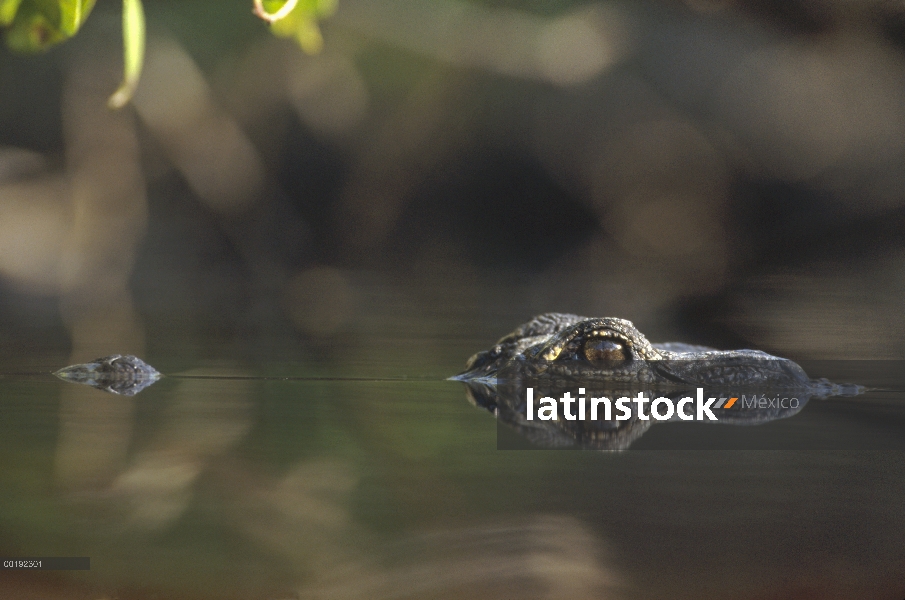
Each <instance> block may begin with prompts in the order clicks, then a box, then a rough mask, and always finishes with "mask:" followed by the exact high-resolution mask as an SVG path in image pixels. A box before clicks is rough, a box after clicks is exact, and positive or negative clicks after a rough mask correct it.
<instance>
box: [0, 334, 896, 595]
mask: <svg viewBox="0 0 905 600" xmlns="http://www.w3.org/2000/svg"><path fill="white" fill-rule="evenodd" d="M469 343H472V342H469ZM473 343H477V344H478V346H476V347H475V349H477V348H479V347H480V344H481V342H479V341H475V342H473ZM454 345H455V344H454ZM463 358H464V356H463ZM46 360H47V361H49V360H51V359H46ZM149 360H151V361H152V362H153V358H152V357H151V358H149ZM371 366H372V367H373V370H374V371H383V372H384V373H385V374H386V375H387V378H386V380H373V379H368V378H367V377H365V378H363V379H356V380H343V379H329V378H328V379H310V378H309V379H295V380H279V379H258V378H256V377H259V376H276V375H279V376H284V377H285V376H293V377H311V376H312V375H317V373H313V372H309V371H302V370H300V369H299V368H298V367H291V366H289V365H283V366H279V365H277V366H272V367H270V368H269V369H266V370H262V369H260V368H255V367H252V366H241V365H238V364H219V365H214V366H207V367H197V368H193V369H188V370H183V371H182V372H181V373H172V372H171V374H173V375H180V374H181V375H192V376H198V375H223V376H226V377H227V378H222V379H218V378H212V379H208V378H180V377H166V378H164V379H162V380H161V381H160V382H158V383H157V384H155V385H153V386H151V387H150V388H148V389H146V390H145V391H144V392H142V393H140V394H139V395H137V396H135V397H133V398H127V397H121V396H114V395H112V394H108V393H104V392H101V391H98V390H95V389H92V388H89V387H86V386H80V385H74V384H67V383H64V382H62V381H57V380H56V379H54V378H53V377H51V376H49V375H40V374H32V375H29V374H18V375H16V374H7V375H4V376H3V377H2V378H0V404H2V407H0V408H2V414H3V419H2V422H0V428H2V434H0V455H2V459H0V465H2V466H0V480H2V481H0V490H2V491H0V494H2V495H0V503H2V509H0V533H2V535H0V553H2V554H3V555H4V556H89V557H90V558H91V570H90V571H69V572H66V571H56V572H52V571H42V572H34V571H32V572H27V571H21V570H20V571H4V572H3V573H2V575H0V576H2V578H3V580H4V587H5V588H6V589H7V590H13V591H14V592H15V595H16V597H35V598H38V597H41V598H57V597H58V598H111V597H118V598H268V599H269V598H273V599H278V598H362V599H365V598H462V597H467V598H501V597H519V598H639V599H640V598H654V597H659V598H667V597H668V598H726V597H733V598H758V599H761V598H868V597H869V598H890V599H901V597H903V594H905V549H903V548H905V546H903V542H902V540H903V539H905V537H903V533H905V513H903V511H902V510H901V499H902V498H903V497H905V477H903V475H905V467H903V464H905V461H903V457H905V454H903V452H902V451H901V449H898V450H896V449H894V448H895V447H896V443H893V442H890V441H889V440H894V441H895V442H898V441H899V440H902V439H903V437H905V436H902V433H903V431H905V429H903V428H902V427H901V424H902V419H903V415H905V411H903V409H902V408H900V407H901V406H902V405H901V403H897V402H896V401H895V397H894V396H895V394H893V397H890V395H889V394H890V393H887V392H883V393H880V392H875V393H872V394H873V395H871V394H868V395H866V396H861V397H858V398H847V399H836V400H827V401H812V402H811V403H810V404H808V406H807V407H806V408H805V410H803V411H801V412H800V413H799V414H797V415H795V416H794V417H792V418H789V419H785V420H784V423H783V427H785V429H783V430H781V435H786V436H795V435H815V434H814V431H815V429H814V427H815V424H816V425H818V426H819V425H821V424H822V425H823V426H825V427H828V428H830V429H832V430H834V431H853V432H854V433H851V434H850V437H852V439H858V440H861V441H864V440H867V439H869V438H870V439H873V438H876V437H877V436H880V437H881V438H882V437H883V436H884V435H885V436H886V438H884V439H886V442H884V444H885V446H882V445H881V447H882V448H883V449H881V450H873V451H846V450H838V449H833V448H832V447H829V446H830V444H829V442H827V441H826V438H821V439H823V442H822V443H823V446H822V447H821V449H820V450H816V451H815V450H811V451H807V450H805V451H750V452H742V451H674V450H672V451H670V450H647V451H643V450H640V451H638V450H631V451H628V452H623V453H599V452H588V451H585V452H582V451H565V452H564V451H550V450H540V451H514V450H510V451H503V450H497V425H496V422H495V420H494V419H493V417H492V415H491V414H490V413H489V412H487V411H485V410H482V409H478V408H476V407H474V406H472V405H470V404H469V403H468V402H467V401H466V398H465V393H464V390H463V386H462V385H461V384H459V383H456V382H450V381H443V380H441V379H440V378H439V377H435V376H434V374H433V373H429V374H424V373H418V374H414V375H412V374H406V373H402V372H400V371H399V370H398V365H396V367H393V368H396V369H397V372H396V373H392V372H388V371H391V370H392V369H391V368H389V367H388V366H387V365H386V364H383V363H379V361H375V364H374V365H371ZM859 368H860V369H862V370H863V371H864V376H865V377H866V376H876V375H875V374H873V375H871V373H868V372H867V371H868V369H866V367H864V366H863V365H862V367H858V366H857V365H855V366H854V367H853V369H854V370H855V371H857V370H858V369H859ZM357 369H358V372H359V373H364V372H367V370H368V369H367V368H365V367H364V366H362V365H358V367H357ZM445 369H446V366H445V365H443V364H441V366H440V367H438V370H441V371H442V370H445ZM349 370H350V371H354V370H355V369H354V368H352V367H350V369H349ZM444 374H449V373H444ZM371 375H373V373H371ZM403 375H406V376H408V377H409V378H408V379H402V376H403ZM850 375H851V378H852V379H853V380H854V379H855V378H856V377H857V372H855V373H850ZM394 378H395V379H394ZM884 394H886V395H884ZM818 403H821V404H818ZM683 426H684V425H683V424H677V425H673V424H663V425H657V426H655V427H653V428H652V430H651V431H650V432H648V433H649V434H650V435H651V436H654V435H661V436H662V435H669V433H668V432H669V431H673V432H676V431H679V430H680V428H681V427H683ZM849 426H850V427H849ZM884 427H885V429H884ZM658 428H661V429H660V430H662V431H663V432H664V433H663V434H659V433H657V430H658ZM668 428H673V429H671V430H670V429H668ZM742 429H746V430H748V431H746V432H745V433H746V434H747V435H751V434H750V431H753V430H756V429H759V428H733V427H729V426H720V427H710V428H709V430H711V431H717V430H721V431H722V430H725V431H724V432H723V433H722V435H723V436H724V437H726V436H729V437H731V435H732V432H733V431H741V430H742ZM688 431H691V430H690V429H689V430H688ZM763 431H764V432H765V433H764V435H768V434H767V433H766V432H768V431H771V430H770V429H769V428H768V427H767V428H765V429H763ZM878 432H880V433H878ZM769 435H778V434H775V433H771V434H769ZM642 441H643V440H642ZM849 441H851V440H849ZM899 445H900V444H899ZM839 447H840V448H845V447H848V446H845V444H841V445H840V446H839ZM865 447H871V446H870V444H865ZM891 448H892V449H891Z"/></svg>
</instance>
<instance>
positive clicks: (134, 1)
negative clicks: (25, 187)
mask: <svg viewBox="0 0 905 600" xmlns="http://www.w3.org/2000/svg"><path fill="white" fill-rule="evenodd" d="M94 3H95V0H0V27H2V28H4V29H5V30H6V32H5V33H6V36H5V37H6V44H7V46H9V47H10V48H11V49H13V50H16V51H18V52H41V51H44V50H47V49H49V48H51V47H53V46H55V45H56V44H59V43H60V42H64V41H66V40H67V39H69V38H71V37H73V36H74V35H75V34H76V33H78V31H79V29H80V28H81V27H82V24H83V23H84V22H85V20H86V19H87V18H88V15H89V14H91V9H92V8H94ZM335 9H336V0H288V1H283V0H255V14H257V15H258V16H260V17H261V18H263V19H264V20H266V21H268V22H269V23H270V24H271V30H272V31H273V33H274V35H276V36H277V37H283V38H293V39H295V41H296V42H297V43H298V44H299V46H300V47H301V48H302V49H303V50H304V51H305V52H308V53H316V52H319V51H320V50H321V48H322V47H323V38H322V37H321V33H320V29H319V28H318V26H317V20H318V19H319V18H323V17H326V16H329V15H330V14H332V13H333V11H334V10H335ZM144 48H145V16H144V8H143V7H142V4H141V0H123V53H124V60H123V82H122V84H120V86H119V88H118V89H117V90H116V92H114V93H113V95H112V96H111V97H110V100H109V102H108V104H109V106H110V108H121V107H123V106H125V105H126V104H127V103H128V102H129V100H130V99H131V97H132V94H133V93H134V92H135V88H136V87H137V86H138V80H139V77H140V76H141V68H142V63H143V62H144Z"/></svg>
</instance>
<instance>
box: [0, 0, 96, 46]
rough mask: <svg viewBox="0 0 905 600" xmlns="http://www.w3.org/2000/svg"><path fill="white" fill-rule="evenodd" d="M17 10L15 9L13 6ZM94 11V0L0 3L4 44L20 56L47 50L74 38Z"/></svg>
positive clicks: (30, 0) (41, 0)
mask: <svg viewBox="0 0 905 600" xmlns="http://www.w3.org/2000/svg"><path fill="white" fill-rule="evenodd" d="M17 4H18V6H15V5H17ZM92 8H94V0H19V1H18V2H17V1H16V0H12V1H10V0H4V1H3V4H2V5H0V19H11V21H9V22H8V21H0V24H3V25H7V26H8V27H9V29H8V30H7V32H6V44H7V45H8V46H9V47H10V48H12V49H14V50H18V51H20V52H39V51H41V50H47V49H48V48H50V47H51V46H53V45H54V44H58V43H60V42H62V41H64V40H67V39H69V38H71V37H72V36H74V35H75V34H76V33H77V32H78V30H79V29H80V28H81V26H82V24H83V23H84V22H85V19H87V18H88V15H89V14H90V13H91V9H92Z"/></svg>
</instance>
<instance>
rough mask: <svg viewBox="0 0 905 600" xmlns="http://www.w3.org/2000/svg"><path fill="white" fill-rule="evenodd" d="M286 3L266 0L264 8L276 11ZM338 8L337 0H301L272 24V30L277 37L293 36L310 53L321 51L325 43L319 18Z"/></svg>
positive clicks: (280, 0)
mask: <svg viewBox="0 0 905 600" xmlns="http://www.w3.org/2000/svg"><path fill="white" fill-rule="evenodd" d="M284 5H285V2H283V1H282V0H264V8H265V9H266V10H267V11H268V12H270V13H276V12H277V11H278V10H279V9H280V8H282V7H283V6H284ZM334 10H336V0H299V2H298V4H296V5H295V8H293V9H292V11H291V12H290V13H289V14H288V15H286V16H285V17H283V18H282V19H279V20H277V21H273V22H272V23H271V24H270V31H271V32H273V34H274V35H275V36H277V37H284V38H293V39H295V41H296V43H298V45H299V46H301V47H302V50H304V51H305V52H307V53H309V54H316V53H318V52H320V50H321V48H322V47H323V45H324V40H323V38H322V37H321V32H320V29H319V28H318V26H317V19H318V18H320V17H326V16H329V15H330V14H332V13H333V11H334Z"/></svg>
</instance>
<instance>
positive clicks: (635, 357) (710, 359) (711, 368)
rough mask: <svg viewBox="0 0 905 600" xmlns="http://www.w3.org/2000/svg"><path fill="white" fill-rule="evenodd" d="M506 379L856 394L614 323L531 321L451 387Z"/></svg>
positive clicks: (782, 366)
mask: <svg viewBox="0 0 905 600" xmlns="http://www.w3.org/2000/svg"><path fill="white" fill-rule="evenodd" d="M507 373H510V374H512V373H517V374H518V375H519V377H525V378H530V379H536V380H548V381H553V380H557V379H560V380H580V381H584V382H599V383H606V384H620V385H622V386H631V385H644V386H646V387H654V388H659V387H674V386H687V385H709V386H720V387H724V388H725V387H733V388H734V387H758V388H762V389H794V390H802V391H804V390H806V391H808V392H810V394H811V396H823V397H828V396H838V395H855V394H858V393H860V392H862V391H864V388H862V387H861V386H857V385H852V384H841V385H840V384H835V383H832V382H830V381H829V380H827V379H810V378H809V377H808V376H807V374H806V373H805V372H804V369H802V368H801V367H800V366H799V365H798V364H796V363H795V362H793V361H791V360H789V359H787V358H780V357H778V356H773V355H770V354H767V353H766V352H762V351H760V350H717V349H715V348H710V347H708V346H697V345H692V344H682V343H676V342H670V343H665V344H651V343H650V342H649V341H648V340H647V338H646V337H645V336H644V335H643V334H642V333H641V332H640V331H638V330H637V329H636V328H635V326H634V325H633V324H632V323H631V322H630V321H626V320H625V319H617V318H614V317H603V318H588V317H580V316H578V315H571V314H562V313H546V314H543V315H538V316H536V317H534V318H533V319H531V320H530V321H528V322H527V323H525V324H523V325H520V326H519V327H517V328H516V329H515V330H514V331H513V332H512V333H510V334H508V335H505V336H503V337H502V338H501V339H500V340H499V341H498V342H497V343H496V344H495V345H494V347H493V348H491V349H489V350H484V351H482V352H478V353H477V354H475V355H474V356H472V357H471V358H470V359H468V362H467V363H466V365H465V371H464V372H463V373H460V374H459V375H456V376H455V378H454V379H457V380H459V381H478V382H481V381H483V382H490V383H495V380H496V379H497V378H499V377H501V376H505V375H506V374H507Z"/></svg>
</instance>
